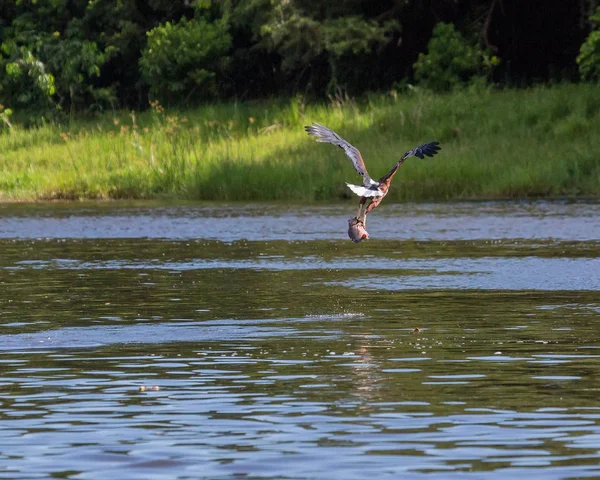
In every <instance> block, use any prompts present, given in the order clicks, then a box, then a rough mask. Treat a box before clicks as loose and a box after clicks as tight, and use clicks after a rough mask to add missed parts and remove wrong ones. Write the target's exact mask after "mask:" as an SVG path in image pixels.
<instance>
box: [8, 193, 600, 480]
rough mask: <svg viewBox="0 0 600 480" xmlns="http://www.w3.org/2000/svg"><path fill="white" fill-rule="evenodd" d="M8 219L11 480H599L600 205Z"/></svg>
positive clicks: (124, 207) (79, 208)
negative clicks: (351, 220) (360, 225)
mask: <svg viewBox="0 0 600 480" xmlns="http://www.w3.org/2000/svg"><path fill="white" fill-rule="evenodd" d="M354 210H355V205H354V204H351V205H348V204H345V205H334V206H309V207H303V206H300V205H298V206H285V205H274V204H264V205H263V204H253V205H224V206H221V205H215V204H208V205H207V204H202V205H197V204H177V205H164V204H163V205H150V204H142V205H140V204H52V205H4V206H0V251H1V252H2V253H1V255H0V372H1V373H2V375H1V377H0V478H6V479H30V478H49V477H55V478H73V479H84V478H85V479H111V480H113V479H118V478H128V479H129V478H131V479H175V478H177V479H188V478H189V479H192V478H194V479H195V478H206V479H219V478H249V479H250V478H252V479H266V478H286V479H333V478H345V479H364V478H373V479H375V478H377V479H380V478H382V479H385V478H408V479H412V478H422V477H427V478H428V479H503V478H508V477H509V476H512V477H513V478H543V479H567V478H585V477H590V478H600V375H599V371H600V204H597V203H564V202H548V203H546V202H533V203H502V202H497V203H452V204H420V205H393V204H384V205H382V206H381V208H379V209H377V211H375V212H374V213H373V214H372V215H371V216H370V217H369V222H368V229H369V233H370V234H371V240H369V241H368V242H363V243H361V244H359V245H355V244H353V243H351V242H350V241H349V240H348V239H347V237H346V234H345V230H346V227H347V224H346V220H347V218H348V217H349V216H350V215H351V214H352V213H354Z"/></svg>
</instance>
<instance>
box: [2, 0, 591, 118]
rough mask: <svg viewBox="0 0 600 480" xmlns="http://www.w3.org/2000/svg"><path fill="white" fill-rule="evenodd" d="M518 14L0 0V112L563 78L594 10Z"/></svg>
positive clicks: (379, 4)
mask: <svg viewBox="0 0 600 480" xmlns="http://www.w3.org/2000/svg"><path fill="white" fill-rule="evenodd" d="M519 4H520V2H512V3H511V2H507V1H506V0H472V1H470V2H451V1H439V0H338V1H335V2H323V1H322V0H219V1H217V0H189V1H188V0H186V1H183V0H178V1H172V0H149V1H139V0H0V104H1V105H3V106H4V108H6V109H10V110H11V111H12V112H13V123H19V120H21V121H22V120H27V121H28V122H29V123H34V124H41V123H43V122H44V121H46V120H48V119H58V120H63V121H64V120H66V119H68V118H70V117H69V115H70V114H73V113H75V112H89V111H106V110H112V109H114V108H121V107H126V108H133V109H136V110H143V109H146V108H148V100H160V101H161V102H162V103H163V104H165V106H176V105H177V106H180V107H183V106H193V105H194V104H197V102H199V101H204V100H206V99H207V98H210V99H211V100H215V99H233V98H236V99H249V98H267V97H270V96H291V95H296V94H301V95H303V96H305V97H312V98H320V99H323V98H327V96H331V95H337V94H340V93H341V94H348V95H350V96H360V95H364V94H366V93H367V92H372V91H385V90H388V89H390V88H393V87H394V86H395V85H406V84H407V83H415V81H416V82H417V83H420V84H422V85H424V86H427V87H430V88H434V89H437V90H447V89H451V88H454V87H456V86H457V85H464V84H468V83H472V81H474V80H477V81H479V80H480V79H481V78H485V79H486V80H487V79H491V80H492V81H493V82H494V83H508V84H510V83H511V82H514V83H517V84H519V85H521V84H523V83H525V84H527V83H531V82H537V81H539V80H548V79H557V78H559V79H562V78H571V79H573V78H572V77H573V72H576V71H577V65H576V63H575V58H576V56H577V53H578V52H579V49H580V47H581V45H582V43H583V41H584V39H585V37H586V36H587V35H588V33H589V32H590V25H591V24H590V22H589V21H588V18H589V17H590V16H591V14H592V13H593V9H592V7H594V8H595V6H596V5H597V1H596V0H581V1H580V2H564V0H530V1H529V2H528V5H529V8H527V9H519V8H518V7H519ZM538 4H539V5H538ZM536 5H537V7H536ZM544 22H545V23H544ZM436 24H438V27H435V25H436ZM538 24H539V25H541V26H543V28H539V26H538ZM544 25H555V26H556V29H548V28H546V27H545V26H544ZM434 27H435V31H434ZM558 30H560V32H561V34H560V35H559V36H557V35H556V34H555V31H558ZM432 31H434V33H433V38H432ZM428 42H430V43H429V46H428ZM597 43H598V41H597V31H595V32H592V34H591V35H590V37H589V38H588V41H587V42H586V44H585V45H584V47H581V48H582V50H581V55H580V62H579V65H580V68H581V72H582V75H584V76H585V77H586V78H593V77H594V75H595V73H594V72H597V69H598V68H599V67H598V64H599V62H598V55H597ZM531 45H533V46H534V47H535V50H533V51H530V50H528V48H530V46H531ZM540 51H543V52H544V55H540V54H539V53H540ZM594 52H596V53H594ZM419 54H422V55H421V56H419ZM498 59H499V62H498ZM413 65H415V68H414V70H413ZM493 65H497V68H495V69H494V72H493V76H490V73H491V67H492V66H493ZM479 83H481V82H479Z"/></svg>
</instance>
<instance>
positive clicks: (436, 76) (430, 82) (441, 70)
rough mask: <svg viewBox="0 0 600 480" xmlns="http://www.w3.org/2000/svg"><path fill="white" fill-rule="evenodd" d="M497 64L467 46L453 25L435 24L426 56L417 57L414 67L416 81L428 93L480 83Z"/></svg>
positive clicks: (476, 48) (480, 52)
mask: <svg viewBox="0 0 600 480" xmlns="http://www.w3.org/2000/svg"><path fill="white" fill-rule="evenodd" d="M498 63H499V59H498V58H497V57H496V56H492V55H490V54H489V52H486V51H485V50H483V49H482V48H481V47H480V46H479V45H477V44H474V45H471V44H469V42H467V40H466V39H465V38H464V37H463V36H462V35H461V34H460V32H458V31H456V29H455V28H454V25H451V24H448V23H438V24H437V25H436V26H435V28H434V29H433V34H432V37H431V40H429V43H428V44H427V53H420V54H419V58H418V60H417V62H416V63H415V64H414V69H415V80H416V81H417V83H419V84H420V85H422V86H424V87H426V88H429V89H431V90H434V91H437V92H443V91H448V90H452V89H454V88H456V87H460V86H464V85H467V84H469V83H481V78H482V77H486V76H487V75H489V73H491V69H492V68H493V67H494V66H495V65H497V64H498Z"/></svg>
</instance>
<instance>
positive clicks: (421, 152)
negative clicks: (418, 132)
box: [379, 142, 442, 184]
mask: <svg viewBox="0 0 600 480" xmlns="http://www.w3.org/2000/svg"><path fill="white" fill-rule="evenodd" d="M439 144H440V142H429V143H424V144H423V145H419V146H418V147H415V148H413V149H412V150H409V151H408V152H406V153H405V154H404V155H402V158H401V159H400V160H398V161H397V162H396V165H394V166H393V167H392V169H391V170H390V171H389V172H388V173H386V174H385V175H384V176H383V177H381V178H380V179H379V183H380V184H381V183H384V182H387V181H388V180H389V179H390V177H393V176H394V175H395V174H396V172H397V171H398V169H399V168H400V165H402V164H403V163H404V160H406V159H407V158H409V157H418V158H425V157H433V156H434V155H436V154H437V153H438V151H440V150H441V149H442V147H440V146H439ZM390 181H391V180H390Z"/></svg>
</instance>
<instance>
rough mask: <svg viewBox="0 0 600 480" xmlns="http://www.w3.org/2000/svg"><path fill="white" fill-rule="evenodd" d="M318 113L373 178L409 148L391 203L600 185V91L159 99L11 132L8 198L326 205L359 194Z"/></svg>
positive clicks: (3, 156) (0, 188) (1, 165)
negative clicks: (429, 155)
mask: <svg viewBox="0 0 600 480" xmlns="http://www.w3.org/2000/svg"><path fill="white" fill-rule="evenodd" d="M313 121H316V122H318V123H322V124H324V125H327V126H328V127H330V128H332V129H334V130H336V131H337V132H338V133H339V134H340V135H342V136H343V137H345V138H346V139H347V140H349V141H350V142H351V143H352V144H354V145H355V146H356V147H358V148H359V149H360V150H361V152H362V154H363V157H364V158H365V161H366V164H367V167H368V168H369V172H370V174H371V176H373V177H375V178H378V177H380V176H382V175H383V174H385V173H386V172H387V171H388V170H389V168H390V167H391V166H392V165H393V164H394V162H395V161H396V160H397V159H398V158H399V157H400V156H401V155H402V153H404V152H405V151H406V150H408V149H410V148H412V147H413V146H415V145H416V144H419V143H422V142H425V141H432V140H438V141H440V142H441V145H442V148H443V149H442V151H441V153H440V155H438V156H437V157H435V158H434V159H427V160H424V161H421V160H418V159H411V160H410V161H409V162H407V163H406V164H405V165H404V166H403V167H402V169H401V171H400V172H399V174H398V175H396V177H395V179H394V183H393V185H392V189H391V190H390V193H389V195H388V199H393V200H439V199H460V198H499V197H513V198H514V197H525V196H558V195H599V194H600V144H599V142H598V138H600V89H598V87H597V86H593V85H557V86H552V87H537V88H532V89H527V90H507V91H477V92H459V93H454V94H449V95H443V96H440V95H432V94H428V93H425V92H420V91H410V92H407V93H393V94H379V95H372V96H369V97H367V98H365V99H362V100H351V99H347V98H345V99H339V100H336V101H332V102H328V103H326V104H315V105H305V104H304V103H303V102H302V101H301V99H298V98H295V99H291V100H274V101H266V102H249V103H246V102H244V103H241V102H230V103H215V104H212V105H207V106H204V107H201V108H198V109H196V110H191V111H165V110H164V109H163V107H161V106H160V105H158V104H154V105H153V106H152V108H151V109H149V110H148V111H147V112H144V113H142V114H131V113H128V112H119V113H118V114H117V115H116V116H114V115H113V114H107V115H106V116H105V117H103V118H101V119H99V120H98V119H96V120H94V121H91V120H81V121H80V122H77V123H74V124H72V125H71V126H58V125H51V124H47V125H45V126H43V127H40V128H36V129H31V130H24V129H20V128H18V127H17V126H13V128H12V129H8V128H7V129H6V130H5V131H4V133H2V134H0V199H2V200H19V201H20V200H38V199H61V198H65V199H82V198H99V199H108V198H180V199H205V200H216V199H223V200H293V201H315V200H317V201H318V200H324V199H335V198H344V197H347V196H349V195H350V192H349V190H347V189H346V187H345V184H344V182H346V181H349V182H357V181H359V180H360V179H359V178H358V177H357V176H356V175H355V173H354V171H353V170H352V167H351V165H350V162H349V160H348V159H347V158H346V157H345V156H344V154H343V152H342V151H341V150H340V149H338V148H335V147H333V146H331V145H326V144H319V143H316V142H315V141H314V139H312V138H310V137H308V136H307V135H306V133H305V132H304V129H303V126H304V125H307V124H310V123H311V122H313Z"/></svg>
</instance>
